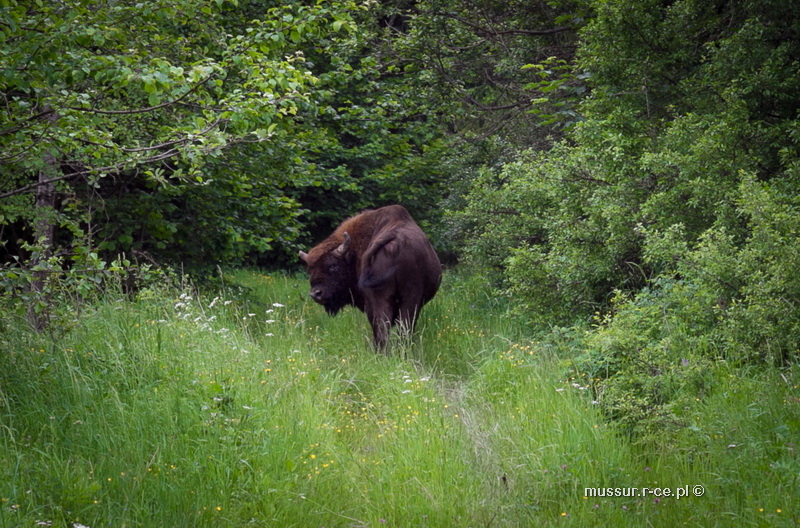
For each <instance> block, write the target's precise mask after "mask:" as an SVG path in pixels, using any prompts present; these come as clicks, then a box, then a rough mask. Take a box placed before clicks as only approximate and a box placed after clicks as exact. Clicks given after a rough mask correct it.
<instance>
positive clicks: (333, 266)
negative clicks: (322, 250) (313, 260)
mask: <svg viewBox="0 0 800 528" xmlns="http://www.w3.org/2000/svg"><path fill="white" fill-rule="evenodd" d="M337 271H339V265H338V264H331V265H330V266H328V273H336V272H337Z"/></svg>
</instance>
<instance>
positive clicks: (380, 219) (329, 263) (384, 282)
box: [300, 205, 442, 349]
mask: <svg viewBox="0 0 800 528" xmlns="http://www.w3.org/2000/svg"><path fill="white" fill-rule="evenodd" d="M300 258H301V259H303V261H304V262H305V263H306V264H307V265H308V274H309V281H310V282H311V292H310V295H311V298H312V299H314V300H315V301H316V302H318V303H319V304H321V305H322V306H324V307H325V310H327V312H328V313H329V314H331V315H336V313H338V312H339V310H341V309H342V308H344V307H345V306H346V305H348V304H352V305H353V306H355V307H357V308H358V309H359V310H361V311H362V312H365V313H366V314H367V317H368V318H369V322H370V324H371V325H372V334H373V343H374V344H375V346H376V347H377V348H379V349H383V348H385V347H386V342H387V340H388V338H389V330H390V328H391V327H392V326H393V325H394V324H396V323H400V325H401V327H402V328H405V329H407V330H409V331H410V330H412V329H413V328H414V325H415V323H416V321H417V317H418V316H419V311H420V309H421V308H422V306H423V305H424V304H425V303H427V302H428V301H430V300H431V299H432V298H433V296H434V295H435V294H436V290H438V289H439V283H440V282H441V279H442V265H441V264H440V263H439V258H438V257H437V256H436V252H435V251H434V250H433V247H431V244H430V242H429V241H428V237H426V236H425V233H423V232H422V229H420V228H419V226H418V225H417V224H416V222H414V219H413V218H411V215H410V214H408V211H406V210H405V208H404V207H402V206H400V205H390V206H388V207H381V208H380V209H375V210H367V211H364V212H363V213H361V214H359V215H356V216H354V217H352V218H349V219H347V220H345V221H344V222H342V224H341V225H340V226H339V227H337V228H336V230H335V231H334V232H333V234H332V235H331V236H329V237H328V238H326V239H325V240H324V241H322V242H321V243H320V244H319V245H317V246H316V247H314V248H313V249H311V250H310V251H309V252H308V253H304V252H302V251H301V252H300Z"/></svg>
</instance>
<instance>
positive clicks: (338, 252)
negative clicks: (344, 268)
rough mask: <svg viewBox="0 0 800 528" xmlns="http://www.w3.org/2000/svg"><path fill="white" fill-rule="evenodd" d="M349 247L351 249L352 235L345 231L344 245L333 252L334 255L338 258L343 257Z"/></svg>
mask: <svg viewBox="0 0 800 528" xmlns="http://www.w3.org/2000/svg"><path fill="white" fill-rule="evenodd" d="M348 247H350V235H349V234H348V233H347V231H345V232H344V242H342V245H341V246H339V247H338V248H336V249H335V250H334V251H333V254H334V255H336V256H337V257H341V256H343V255H344V254H345V253H347V248H348Z"/></svg>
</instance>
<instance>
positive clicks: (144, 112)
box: [66, 73, 214, 115]
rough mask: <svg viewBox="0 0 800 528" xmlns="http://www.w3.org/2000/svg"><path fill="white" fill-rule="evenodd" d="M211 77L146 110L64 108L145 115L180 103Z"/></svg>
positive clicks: (111, 113) (106, 113)
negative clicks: (181, 93) (174, 97)
mask: <svg viewBox="0 0 800 528" xmlns="http://www.w3.org/2000/svg"><path fill="white" fill-rule="evenodd" d="M213 76H214V74H213V73H212V74H211V75H209V76H208V77H206V78H205V79H203V80H202V81H200V82H198V83H197V84H195V85H194V86H192V88H191V89H190V90H189V91H188V92H186V93H185V94H183V95H181V96H180V97H178V98H177V99H174V100H172V101H167V102H166V103H161V104H158V105H155V106H150V107H148V108H137V109H135V110H98V109H97V108H82V107H80V106H67V107H66V108H67V109H68V110H76V111H78V112H91V113H93V114H103V115H132V114H146V113H147V112H152V111H154V110H159V109H161V108H166V107H168V106H172V105H174V104H177V103H179V102H180V101H182V100H183V99H185V98H186V97H188V96H189V94H191V93H192V92H194V91H196V90H197V89H198V88H200V87H201V86H202V85H203V84H205V83H206V82H207V81H208V80H209V79H211V78H212V77H213Z"/></svg>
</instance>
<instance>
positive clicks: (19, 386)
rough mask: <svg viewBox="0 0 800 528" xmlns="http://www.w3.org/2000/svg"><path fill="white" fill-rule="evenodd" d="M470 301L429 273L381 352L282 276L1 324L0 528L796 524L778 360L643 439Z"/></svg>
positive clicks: (480, 292)
mask: <svg viewBox="0 0 800 528" xmlns="http://www.w3.org/2000/svg"><path fill="white" fill-rule="evenodd" d="M490 291H491V290H490V289H489V288H488V287H487V286H486V285H484V284H483V283H482V282H481V281H480V280H479V279H477V278H475V277H472V276H465V275H461V274H457V273H450V274H448V275H446V277H445V284H444V285H443V288H442V290H441V291H440V294H439V296H438V297H437V298H436V299H434V301H433V302H432V303H431V304H429V305H428V306H427V307H426V309H425V310H424V311H423V314H422V318H421V320H420V327H419V332H418V333H417V334H416V335H415V336H413V337H411V338H409V339H405V340H402V339H398V337H397V336H396V337H395V338H394V339H393V343H394V345H393V348H392V350H391V352H390V354H388V355H382V354H376V353H375V352H373V351H372V350H371V349H370V346H369V343H368V340H367V338H368V336H369V335H370V330H369V326H368V324H367V321H366V318H365V317H364V316H363V315H362V314H361V313H360V312H358V311H356V310H355V309H348V310H345V311H344V312H343V313H342V314H340V315H339V316H337V317H336V318H330V317H328V316H327V315H326V314H325V313H324V310H323V309H322V308H321V307H319V306H317V305H315V304H314V303H313V302H311V301H310V299H308V296H307V294H306V293H307V283H306V281H305V279H304V278H303V277H291V276H284V275H279V274H276V275H272V274H270V275H267V274H264V273H257V272H249V271H236V272H230V273H229V274H227V275H225V277H224V279H223V283H222V287H221V288H219V289H218V290H214V291H205V292H201V293H198V292H197V291H195V290H194V289H193V288H189V287H187V288H183V289H182V290H181V289H175V288H168V287H165V288H163V289H160V290H159V289H148V290H143V291H140V292H139V293H138V295H137V297H136V298H135V299H131V298H126V297H124V296H113V295H108V296H106V297H104V298H103V299H100V300H99V301H98V302H96V303H94V304H92V305H90V306H85V307H84V308H83V309H82V310H83V311H82V313H81V314H79V316H77V317H76V318H75V321H76V323H75V324H74V326H73V327H71V328H66V329H63V328H62V329H61V330H59V331H58V332H56V333H50V334H36V333H32V332H30V331H29V330H27V329H25V327H24V325H22V324H6V326H5V327H2V328H0V340H2V343H0V528H7V527H35V526H53V527H81V526H83V527H89V528H100V527H117V528H122V527H150V526H153V527H205V526H208V527H245V526H269V527H272V526H275V527H292V526H297V527H316V528H319V527H326V528H333V527H359V528H361V527H364V528H366V527H372V528H380V527H392V526H394V527H412V526H413V527H425V526H430V527H449V526H453V527H476V528H477V527H481V528H485V527H532V526H545V527H546V526H656V527H657V526H796V525H797V524H798V523H800V462H799V461H798V455H797V449H799V448H800V445H798V440H800V439H798V438H797V437H796V436H794V435H795V433H796V431H797V430H798V427H800V410H798V408H799V407H800V399H798V396H799V395H800V391H798V376H797V371H796V370H795V371H785V370H784V371H779V370H777V369H774V370H765V369H760V370H758V371H755V370H754V371H753V372H749V371H746V370H741V369H737V370H733V369H729V370H726V368H725V367H724V366H721V367H718V372H714V373H713V375H714V379H715V382H714V384H713V386H714V389H713V392H712V393H711V394H707V395H704V396H703V401H702V402H701V404H700V405H698V407H697V409H695V410H696V411H697V412H696V415H695V416H693V417H691V423H692V425H691V427H690V428H688V429H691V432H692V434H691V435H690V434H687V435H686V437H685V439H684V438H683V437H678V438H675V439H673V440H671V441H670V442H668V443H667V442H665V443H664V444H663V445H658V446H654V445H643V444H641V443H637V442H635V441H634V440H632V439H628V438H626V437H625V436H623V435H622V434H620V432H619V431H617V430H616V429H615V428H614V426H613V423H612V422H609V421H608V420H607V419H606V418H605V417H604V416H602V415H601V413H600V412H599V410H598V409H597V406H596V405H594V404H593V397H594V395H593V394H592V391H591V390H590V389H589V388H588V385H589V380H586V379H585V376H582V375H581V373H580V372H575V371H574V369H573V367H572V362H571V358H572V357H574V356H575V355H577V354H578V353H580V350H576V349H575V347H574V346H572V345H571V343H574V342H575V341H571V340H570V339H569V336H562V337H561V338H559V339H555V338H552V336H556V335H559V332H558V331H557V330H552V331H550V332H549V333H547V334H542V335H541V336H539V337H536V336H534V335H532V334H530V330H529V329H526V327H525V326H524V325H522V324H521V323H520V322H519V321H518V320H517V319H515V318H514V317H512V316H511V315H509V314H508V313H507V311H506V307H505V305H504V303H503V301H502V300H500V299H497V298H495V297H493V296H492V295H491V294H490V293H489V292H490ZM9 321H10V320H9V319H6V323H9ZM547 336H550V337H547ZM698 398H700V396H698ZM587 487H597V488H614V489H616V488H619V492H618V494H619V495H620V496H610V497H609V496H606V497H589V496H587V495H586V493H585V488H587ZM628 488H639V489H640V488H648V491H647V493H648V495H647V496H639V497H631V496H625V495H629V494H630V493H629V490H628ZM656 488H659V490H661V488H666V489H668V490H669V493H671V494H672V495H673V496H665V495H664V492H663V491H659V493H660V495H655V494H654V493H655V492H654V490H655V489H656ZM609 491H615V492H616V490H609ZM684 492H686V494H688V496H685V497H681V498H678V497H677V496H675V495H677V494H678V493H681V494H683V493H684ZM612 494H613V493H612Z"/></svg>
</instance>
